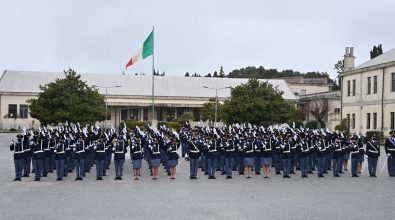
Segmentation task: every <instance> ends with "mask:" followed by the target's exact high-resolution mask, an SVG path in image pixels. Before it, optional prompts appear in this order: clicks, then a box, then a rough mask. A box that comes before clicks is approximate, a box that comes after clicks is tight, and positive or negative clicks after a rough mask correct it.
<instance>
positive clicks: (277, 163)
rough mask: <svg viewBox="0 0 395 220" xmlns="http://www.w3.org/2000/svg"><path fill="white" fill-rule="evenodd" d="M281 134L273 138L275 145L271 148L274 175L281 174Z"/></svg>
mask: <svg viewBox="0 0 395 220" xmlns="http://www.w3.org/2000/svg"><path fill="white" fill-rule="evenodd" d="M281 144H282V135H281V134H279V135H278V136H277V137H276V139H275V146H274V148H273V152H272V153H273V163H274V170H275V171H276V175H279V174H281V170H282V164H283V157H282V153H281V152H282V149H281Z"/></svg>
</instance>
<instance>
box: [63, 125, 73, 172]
mask: <svg viewBox="0 0 395 220" xmlns="http://www.w3.org/2000/svg"><path fill="white" fill-rule="evenodd" d="M64 136H65V139H64V175H63V176H64V177H67V175H68V173H71V172H72V170H73V167H74V166H72V165H71V162H72V161H71V156H72V153H73V149H72V148H71V145H72V144H73V142H72V140H71V138H70V136H71V135H70V134H69V133H68V132H65V133H64Z"/></svg>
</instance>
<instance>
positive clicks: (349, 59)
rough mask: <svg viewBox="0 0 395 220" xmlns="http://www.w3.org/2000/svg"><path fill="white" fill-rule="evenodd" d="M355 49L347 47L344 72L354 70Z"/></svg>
mask: <svg viewBox="0 0 395 220" xmlns="http://www.w3.org/2000/svg"><path fill="white" fill-rule="evenodd" d="M354 60H355V56H354V47H346V53H345V54H344V60H343V64H344V67H343V71H348V70H351V69H353V68H354Z"/></svg>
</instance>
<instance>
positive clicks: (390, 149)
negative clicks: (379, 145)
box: [387, 148, 395, 151]
mask: <svg viewBox="0 0 395 220" xmlns="http://www.w3.org/2000/svg"><path fill="white" fill-rule="evenodd" d="M387 150H389V151H395V149H392V148H388V149H387Z"/></svg>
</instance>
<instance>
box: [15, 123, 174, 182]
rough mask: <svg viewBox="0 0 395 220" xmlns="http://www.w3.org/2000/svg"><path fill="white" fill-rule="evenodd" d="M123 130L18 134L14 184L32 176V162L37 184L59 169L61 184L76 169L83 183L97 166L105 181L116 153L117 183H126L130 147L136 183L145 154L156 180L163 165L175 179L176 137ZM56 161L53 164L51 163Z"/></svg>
mask: <svg viewBox="0 0 395 220" xmlns="http://www.w3.org/2000/svg"><path fill="white" fill-rule="evenodd" d="M120 130H123V132H119V133H111V132H100V129H99V130H96V129H94V130H93V131H92V132H90V133H88V132H86V131H84V132H79V131H77V132H68V131H67V130H64V129H63V131H58V130H56V129H55V131H52V132H49V131H48V130H45V132H44V131H40V132H38V131H35V132H27V133H26V132H25V134H24V135H22V134H18V135H17V141H16V142H14V141H11V143H10V150H11V151H13V153H14V165H15V179H14V181H21V178H22V176H23V177H29V175H30V170H31V168H30V164H31V163H32V162H33V170H32V173H33V172H34V173H35V179H34V180H35V181H40V179H41V178H42V177H47V175H48V173H51V172H53V170H56V176H57V180H58V181H61V180H63V177H67V175H68V173H71V172H73V170H75V172H76V178H75V180H83V177H85V175H86V173H87V172H90V169H91V167H92V166H93V165H94V163H95V164H96V177H97V178H96V179H97V180H103V176H106V169H109V166H110V164H111V160H112V154H114V167H115V180H122V175H123V166H124V162H125V153H127V148H128V147H129V148H130V157H131V159H132V161H133V170H134V176H135V180H138V179H139V176H140V175H141V173H140V168H141V166H142V159H143V155H147V154H148V155H150V156H149V159H150V160H149V164H150V166H151V173H152V175H153V179H154V180H156V179H157V177H158V172H159V165H160V164H161V163H163V164H164V166H165V168H166V170H168V171H169V174H168V175H169V176H171V179H175V174H176V169H175V166H176V165H177V164H178V158H179V156H178V154H177V150H178V145H179V142H178V139H177V136H176V135H171V134H170V132H168V131H169V130H168V129H167V130H166V129H164V132H161V134H162V135H155V134H154V133H152V131H151V133H149V132H147V133H142V132H140V131H139V132H137V131H135V132H134V133H130V134H127V133H126V132H124V131H125V129H120ZM166 131H167V133H166ZM99 133H102V135H99ZM163 134H165V135H163ZM31 137H32V138H31ZM142 140H143V141H142ZM142 142H144V143H142ZM144 149H146V150H144ZM32 159H33V160H32ZM52 159H53V162H51V160H52ZM52 163H53V164H54V167H53V168H52V167H51V164H52ZM22 173H23V175H22Z"/></svg>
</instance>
